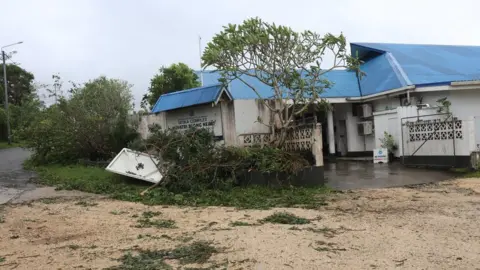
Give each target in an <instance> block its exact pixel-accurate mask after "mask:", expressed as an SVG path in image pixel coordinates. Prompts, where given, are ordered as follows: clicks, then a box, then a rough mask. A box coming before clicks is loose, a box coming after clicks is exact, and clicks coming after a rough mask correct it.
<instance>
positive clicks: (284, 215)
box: [260, 212, 310, 224]
mask: <svg viewBox="0 0 480 270" xmlns="http://www.w3.org/2000/svg"><path fill="white" fill-rule="evenodd" d="M260 221H261V222H269V223H277V224H308V223H310V220H308V219H306V218H302V217H298V216H296V215H294V214H292V213H288V212H276V213H274V214H272V215H270V216H268V217H266V218H264V219H262V220H260Z"/></svg>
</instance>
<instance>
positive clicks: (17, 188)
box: [0, 148, 35, 204]
mask: <svg viewBox="0 0 480 270" xmlns="http://www.w3.org/2000/svg"><path fill="white" fill-rule="evenodd" d="M29 156H30V151H28V150H26V149H23V148H10V149H2V150H0V204H4V203H7V202H8V201H10V200H11V199H13V198H15V197H17V196H19V195H20V194H21V193H23V192H24V191H27V190H33V189H34V188H35V185H34V184H31V183H29V180H30V179H31V178H32V177H33V176H34V173H32V172H29V171H26V170H24V169H23V165H22V164H23V162H24V161H25V160H26V159H27V158H28V157H29Z"/></svg>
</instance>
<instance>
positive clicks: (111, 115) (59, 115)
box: [22, 77, 137, 164]
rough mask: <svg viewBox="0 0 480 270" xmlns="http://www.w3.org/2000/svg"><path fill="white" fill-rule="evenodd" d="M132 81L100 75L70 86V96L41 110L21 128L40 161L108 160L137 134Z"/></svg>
mask: <svg viewBox="0 0 480 270" xmlns="http://www.w3.org/2000/svg"><path fill="white" fill-rule="evenodd" d="M131 101H132V96H131V93H130V85H129V84H128V83H127V82H125V81H121V80H116V79H107V78H105V77H99V78H97V79H95V80H92V81H89V82H88V83H86V84H85V85H84V86H83V87H80V88H75V89H72V90H71V98H70V99H66V98H64V97H61V98H60V100H59V102H58V104H55V105H52V106H50V107H49V108H47V109H45V110H43V111H41V112H40V113H39V115H38V116H37V117H38V118H37V120H36V121H35V122H34V123H33V125H31V126H29V127H28V128H26V129H25V130H24V131H23V132H22V137H23V138H28V141H27V147H28V148H31V149H32V150H33V152H34V154H33V158H32V161H33V162H35V163H37V164H47V163H64V164H65V163H73V162H77V161H78V160H79V159H88V160H106V159H109V158H111V157H112V156H114V155H115V154H116V153H118V151H120V150H121V149H122V148H123V147H124V146H125V145H126V144H127V143H128V142H129V141H131V140H133V139H134V138H136V137H137V133H136V130H135V129H136V127H134V126H132V125H131V121H130V120H129V115H128V114H129V111H130V110H131V109H132V102H131Z"/></svg>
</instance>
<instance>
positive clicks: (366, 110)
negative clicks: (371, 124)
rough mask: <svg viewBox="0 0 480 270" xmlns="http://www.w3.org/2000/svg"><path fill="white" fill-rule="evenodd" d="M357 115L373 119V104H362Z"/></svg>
mask: <svg viewBox="0 0 480 270" xmlns="http://www.w3.org/2000/svg"><path fill="white" fill-rule="evenodd" d="M357 115H358V117H361V118H366V117H371V116H372V115H373V114H372V105H371V104H362V105H359V106H358V107H357Z"/></svg>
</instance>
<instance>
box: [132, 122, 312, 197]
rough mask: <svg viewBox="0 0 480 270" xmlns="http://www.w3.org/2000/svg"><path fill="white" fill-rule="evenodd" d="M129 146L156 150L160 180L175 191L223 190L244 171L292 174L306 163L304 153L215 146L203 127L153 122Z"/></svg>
mask: <svg viewBox="0 0 480 270" xmlns="http://www.w3.org/2000/svg"><path fill="white" fill-rule="evenodd" d="M132 147H134V148H136V149H137V150H139V151H148V152H150V153H155V154H156V155H157V157H158V158H159V159H160V160H163V161H164V162H162V163H161V164H160V166H159V169H160V171H161V172H162V173H163V175H164V176H165V177H164V179H163V180H162V182H163V185H164V186H165V187H166V188H167V189H168V190H170V191H174V192H185V191H201V190H205V189H216V190H225V189H230V188H232V187H233V186H235V185H237V184H238V180H239V179H240V178H241V177H242V176H243V175H244V173H245V172H247V171H252V170H254V171H258V172H261V173H267V172H285V173H288V174H295V173H296V172H298V171H299V170H301V169H303V168H304V167H305V166H308V165H309V162H308V161H307V160H306V158H305V157H304V156H302V155H300V154H296V153H290V152H287V151H284V150H282V149H279V148H274V147H263V148H260V147H254V148H241V147H223V146H218V145H217V144H216V142H215V138H214V136H213V134H212V133H211V132H210V131H208V130H206V129H189V130H187V131H184V132H180V131H177V130H172V129H169V130H162V129H161V128H160V127H158V126H153V127H152V128H151V135H150V137H149V138H148V139H147V140H146V141H140V142H136V143H134V144H132ZM279 184H280V185H289V184H290V183H288V182H284V183H279Z"/></svg>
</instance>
